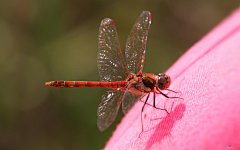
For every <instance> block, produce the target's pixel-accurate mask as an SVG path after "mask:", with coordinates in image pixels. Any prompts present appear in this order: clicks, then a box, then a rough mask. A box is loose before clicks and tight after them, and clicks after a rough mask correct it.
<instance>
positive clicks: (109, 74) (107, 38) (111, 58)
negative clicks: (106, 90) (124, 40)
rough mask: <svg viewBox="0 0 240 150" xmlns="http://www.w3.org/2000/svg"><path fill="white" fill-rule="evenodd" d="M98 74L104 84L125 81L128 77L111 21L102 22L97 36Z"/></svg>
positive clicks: (114, 27) (104, 20) (106, 19)
mask: <svg viewBox="0 0 240 150" xmlns="http://www.w3.org/2000/svg"><path fill="white" fill-rule="evenodd" d="M97 62H98V72H99V75H100V80H101V81H105V82H112V81H120V80H125V79H126V77H127V76H128V75H129V71H128V69H127V65H126V62H125V60H124V58H123V55H122V52H121V48H120V43H119V39H118V34H117V29H116V26H115V24H114V22H113V20H111V19H109V18H105V19H103V20H102V22H101V24H100V28H99V35H98V56H97Z"/></svg>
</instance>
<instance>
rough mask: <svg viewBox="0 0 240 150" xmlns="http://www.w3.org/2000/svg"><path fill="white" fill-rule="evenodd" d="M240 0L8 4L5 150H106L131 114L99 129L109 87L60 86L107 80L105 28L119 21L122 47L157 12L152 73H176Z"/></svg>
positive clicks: (1, 91)
mask: <svg viewBox="0 0 240 150" xmlns="http://www.w3.org/2000/svg"><path fill="white" fill-rule="evenodd" d="M239 4H240V2H239V0H231V1H226V0H201V1H200V0H159V1H158V0H155V1H149V0H139V1H130V0H122V1H107V0H102V1H100V0H89V1H87V0H86V1H81V0H10V1H7V0H0V80H1V86H0V96H1V98H0V149H1V150H5V149H13V150H15V149H17V150H26V149H30V150H31V149H32V150H65V149H68V150H69V149H71V150H75V149H76V150H77V149H78V150H79V149H81V150H85V149H102V148H104V145H105V144H106V142H107V141H108V139H109V138H110V137H111V135H112V132H113V131H114V130H115V128H116V126H117V124H118V123H119V122H120V121H121V118H122V117H123V114H122V112H121V111H120V112H119V114H118V116H117V119H116V120H115V122H114V123H113V124H112V125H111V126H110V128H109V129H107V130H106V131H105V132H100V131H99V130H98V128H97V125H96V123H97V115H96V114H97V107H98V104H99V103H100V101H101V94H102V93H103V92H104V91H105V90H106V89H103V88H71V89H69V88H68V89H67V88H62V89H61V88H52V87H47V86H45V85H44V83H45V82H46V81H51V80H93V81H96V80H99V75H98V68H97V59H96V58H97V51H98V49H97V42H98V41H97V40H98V28H99V24H100V22H101V20H102V19H103V18H106V17H109V18H112V19H113V20H114V22H115V24H116V27H117V30H118V34H119V39H120V43H121V48H122V50H123V52H124V48H125V46H124V45H125V42H126V40H127V36H128V34H129V33H130V30H131V28H132V26H133V24H134V22H135V21H136V19H137V18H138V16H139V15H140V14H141V12H142V11H143V10H149V11H150V12H151V13H152V25H151V29H150V32H149V37H148V44H147V54H146V60H145V67H144V72H150V73H155V74H157V73H158V72H164V71H166V70H167V68H169V67H170V66H171V65H172V64H173V63H174V62H175V61H176V60H177V59H178V58H179V57H180V56H181V55H182V54H183V53H184V52H185V51H186V50H187V49H188V48H189V47H191V46H192V45H193V44H194V43H195V42H197V41H198V40H200V39H201V38H202V37H203V36H204V35H205V34H206V33H207V32H209V31H210V30H211V29H212V28H213V27H214V26H215V25H217V24H218V23H219V22H220V21H221V20H222V19H223V18H225V17H226V16H227V15H228V14H230V13H231V12H232V11H233V10H234V9H236V8H237V7H238V6H239Z"/></svg>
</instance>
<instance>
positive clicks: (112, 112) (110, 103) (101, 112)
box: [97, 90, 124, 131]
mask: <svg viewBox="0 0 240 150" xmlns="http://www.w3.org/2000/svg"><path fill="white" fill-rule="evenodd" d="M123 95H124V92H123V91H120V90H110V91H106V92H104V93H103V95H102V102H101V103H100V104H99V106H98V110H97V116H98V119H97V126H98V128H99V130H100V131H104V130H106V129H107V128H108V127H109V126H110V125H111V124H112V123H113V121H114V120H115V118H116V116H117V113H118V110H119V107H120V104H121V101H122V97H123Z"/></svg>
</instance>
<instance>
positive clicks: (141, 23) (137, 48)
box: [125, 11, 151, 74]
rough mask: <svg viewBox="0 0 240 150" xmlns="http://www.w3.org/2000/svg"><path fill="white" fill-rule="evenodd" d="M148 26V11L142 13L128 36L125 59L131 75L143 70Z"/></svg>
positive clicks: (149, 14) (149, 19)
mask: <svg viewBox="0 0 240 150" xmlns="http://www.w3.org/2000/svg"><path fill="white" fill-rule="evenodd" d="M150 25H151V13H150V12H149V11H143V12H142V14H141V15H140V16H139V18H138V19H137V21H136V22H135V24H134V25H133V28H132V31H131V33H130V35H129V36H128V39H127V43H126V48H125V57H126V62H127V66H128V69H129V71H130V73H131V74H137V73H138V72H142V70H143V66H144V61H145V53H146V45H147V37H148V31H149V29H150Z"/></svg>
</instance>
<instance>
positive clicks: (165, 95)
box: [157, 88, 183, 99]
mask: <svg viewBox="0 0 240 150" xmlns="http://www.w3.org/2000/svg"><path fill="white" fill-rule="evenodd" d="M157 91H158V92H159V93H158V94H162V95H163V96H164V97H166V98H180V97H175V96H174V97H170V96H168V95H167V94H164V93H163V92H161V91H160V90H159V89H158V88H157ZM180 99H183V98H180Z"/></svg>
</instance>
